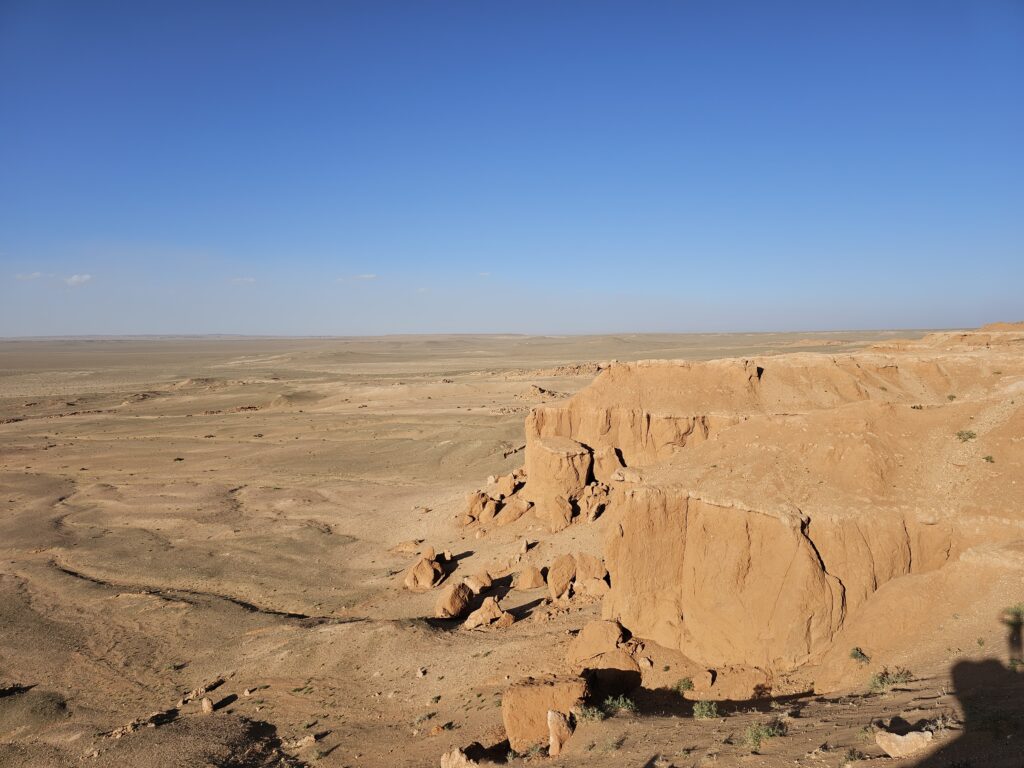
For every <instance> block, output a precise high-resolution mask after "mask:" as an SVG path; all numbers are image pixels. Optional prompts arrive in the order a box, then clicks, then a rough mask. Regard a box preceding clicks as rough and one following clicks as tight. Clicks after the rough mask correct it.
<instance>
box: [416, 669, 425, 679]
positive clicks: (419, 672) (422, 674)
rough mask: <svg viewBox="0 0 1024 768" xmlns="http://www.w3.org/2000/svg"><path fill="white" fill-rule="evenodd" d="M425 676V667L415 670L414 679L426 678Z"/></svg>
mask: <svg viewBox="0 0 1024 768" xmlns="http://www.w3.org/2000/svg"><path fill="white" fill-rule="evenodd" d="M426 676H427V668H426V667H420V668H419V669H417V670H416V677H426Z"/></svg>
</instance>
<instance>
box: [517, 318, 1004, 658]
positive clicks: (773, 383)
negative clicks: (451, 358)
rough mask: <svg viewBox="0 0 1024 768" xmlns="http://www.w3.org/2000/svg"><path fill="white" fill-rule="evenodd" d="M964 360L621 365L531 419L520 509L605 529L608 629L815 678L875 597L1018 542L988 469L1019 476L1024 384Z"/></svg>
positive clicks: (692, 653)
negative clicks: (595, 505) (1009, 469)
mask: <svg viewBox="0 0 1024 768" xmlns="http://www.w3.org/2000/svg"><path fill="white" fill-rule="evenodd" d="M962 343H963V342H962V341H961V340H958V339H953V338H946V337H945V336H941V335H940V336H937V337H936V338H935V339H932V340H930V341H929V340H926V341H925V342H922V343H920V344H917V345H916V346H913V348H912V349H911V348H910V347H909V345H901V346H899V347H897V348H894V349H879V350H877V351H870V352H862V353H856V354H850V355H837V356H831V355H820V354H793V355H785V356H780V357H776V358H765V359H763V360H718V361H711V362H708V363H690V362H679V361H676V362H640V363H629V364H613V365H611V366H610V367H609V368H607V369H606V370H604V371H603V372H602V373H601V374H600V375H599V376H598V378H597V379H596V380H595V381H594V383H593V384H591V385H590V386H589V387H587V388H586V389H584V390H582V391H581V392H579V393H578V394H576V395H575V396H574V397H572V398H570V399H569V400H567V401H564V402H561V403H559V404H557V405H549V406H539V407H537V408H535V409H534V410H533V411H532V412H531V414H530V416H529V418H528V419H527V423H526V433H527V446H526V464H527V466H526V469H527V472H526V484H525V487H524V488H523V489H522V490H521V491H520V493H521V494H522V495H523V496H524V497H525V498H530V499H531V500H534V501H535V504H536V505H537V510H536V513H537V517H538V518H540V519H541V520H542V521H546V522H548V525H549V530H551V531H553V532H557V531H559V530H561V529H562V528H564V527H566V526H567V525H568V524H569V523H570V522H575V521H576V520H580V519H583V518H586V519H588V520H591V521H596V522H598V523H599V524H601V525H603V526H604V529H605V533H606V542H605V563H604V566H605V567H607V571H608V579H609V582H610V588H609V589H608V591H607V592H608V593H607V595H606V596H605V597H604V604H603V615H604V617H605V618H606V619H615V620H618V621H619V622H621V624H622V625H623V626H624V627H625V628H626V629H628V630H629V631H630V633H632V634H633V635H635V636H637V637H639V638H644V639H649V640H653V641H654V642H656V643H658V644H660V645H663V646H665V647H668V648H672V649H675V650H678V651H681V652H682V653H684V654H685V655H686V656H688V657H689V658H691V659H693V660H695V661H698V662H700V663H701V664H704V665H707V666H709V667H710V666H723V667H724V666H736V667H747V668H758V669H760V670H763V671H764V672H765V673H767V674H769V675H771V674H775V673H779V672H787V671H791V670H794V669H797V668H799V667H801V666H804V665H807V664H810V663H816V662H819V661H821V660H822V659H823V658H824V656H825V655H826V654H827V653H828V652H829V650H830V649H831V647H832V646H833V644H834V643H836V642H837V640H838V636H839V635H840V634H841V633H843V632H846V631H851V632H853V631H855V629H856V626H857V625H856V623H855V621H856V618H857V617H858V616H860V615H865V616H866V615H868V614H867V613H864V611H865V608H866V606H868V605H869V604H870V603H871V601H872V600H874V599H876V595H877V594H878V592H879V590H880V589H881V588H882V587H884V586H887V585H889V584H892V583H894V582H898V583H899V584H900V585H903V586H900V587H898V589H902V590H912V589H913V587H911V586H906V585H908V584H911V583H913V580H910V579H904V578H903V577H906V576H918V575H923V574H927V573H929V572H933V571H936V570H938V569H943V568H944V567H946V565H947V563H950V562H951V561H955V560H957V559H958V558H959V557H960V556H961V554H962V553H965V552H967V551H968V550H970V549H971V548H972V547H977V546H978V545H983V546H985V547H991V546H1004V544H999V542H1000V541H1002V542H1007V541H1010V540H1012V539H1014V538H1017V537H1019V534H1017V533H1015V531H1016V530H1017V527H1016V526H1018V525H1019V523H1020V518H1021V514H1020V512H1019V510H1020V508H1021V504H1024V489H1022V488H1018V487H1016V486H1014V485H1012V484H1011V485H1007V484H1006V483H1002V484H1001V485H997V486H995V485H993V484H992V480H991V477H990V476H989V475H987V474H985V472H986V470H985V462H989V465H991V464H992V457H991V456H987V457H986V456H985V454H986V453H992V452H994V451H995V450H999V451H1002V452H1003V453H1004V455H1005V456H1006V459H1005V460H1004V461H1005V463H1006V466H1009V463H1010V462H1011V461H1013V462H1015V463H1014V466H1016V462H1018V461H1022V460H1024V455H1022V447H1021V445H1020V443H1019V440H1018V441H1016V442H1014V435H1015V434H1016V435H1018V436H1019V425H1020V423H1024V422H1022V419H1021V418H1020V417H1019V413H1020V410H1019V409H1018V410H1016V411H1015V410H1013V408H1016V406H1014V405H1013V402H1012V400H1013V395H1014V392H1016V390H1015V389H1013V390H1012V391H1011V389H1012V386H1016V385H1012V382H1011V381H1010V380H1009V379H1008V378H1006V373H1005V372H1006V371H1007V370H1010V369H1012V370H1015V371H1018V372H1024V367H1022V366H1021V363H1020V360H1019V359H1016V360H1014V359H1011V358H1012V355H1011V354H1010V353H1009V351H993V352H991V353H990V352H989V351H988V350H987V349H984V348H981V347H979V346H978V345H973V346H970V347H969V348H968V347H964V348H963V351H962V353H961V351H960V348H959V347H956V349H957V351H956V354H950V353H949V349H948V347H949V345H959V344H962ZM908 349H909V350H910V351H908ZM934 349H939V350H941V351H940V352H939V353H936V352H934V351H933V350H934ZM990 354H991V355H992V356H993V357H992V359H989V357H987V356H988V355H990ZM995 370H998V371H999V375H1000V376H1003V379H1002V380H1003V381H1004V382H1006V384H1005V385H1000V384H999V383H998V378H996V377H994V374H993V373H992V372H991V371H995ZM999 386H1003V387H1004V389H1003V390H1000V389H999ZM1006 387H1010V389H1007V388H1006ZM955 392H961V393H966V392H970V393H971V395H969V396H968V395H961V396H959V397H958V396H957V395H955V394H950V393H955ZM1011 406H1012V407H1011ZM1015 413H1016V414H1018V415H1017V416H1015V415H1014V414H1015ZM965 424H966V425H968V426H970V427H971V430H970V431H969V432H965V431H961V432H960V433H958V432H957V428H958V427H957V425H965ZM986 424H987V425H991V426H989V427H987V428H988V429H990V430H991V435H990V438H989V439H990V442H988V443H987V444H986V445H985V447H984V448H982V447H981V443H982V440H984V439H985V437H983V436H982V432H981V431H980V428H979V427H983V426H984V425H986ZM958 434H959V435H960V437H959V442H958V437H957V435H958ZM972 451H973V453H972ZM975 454H976V455H975ZM1011 456H1012V457H1013V458H1012V459H1011V458H1010V457H1011ZM983 457H984V458H985V461H982V458H983ZM996 460H997V461H998V459H996ZM951 474H955V475H956V479H955V480H951V479H950V477H951ZM604 484H607V485H604ZM590 499H600V500H601V503H602V504H606V505H607V506H606V508H605V509H604V511H603V512H601V513H598V512H596V511H595V512H591V510H590V505H591V501H590ZM567 507H572V509H573V511H572V513H570V514H568V515H567V514H566V510H567ZM985 551H986V552H987V553H988V554H986V555H985V557H986V561H987V562H991V563H999V562H1002V561H1001V560H1000V558H998V557H996V556H995V555H993V554H991V553H990V552H988V550H985ZM1005 562H1006V563H1012V562H1015V560H1014V559H1013V558H1010V557H1007V558H1005ZM577 565H578V567H579V566H580V563H578V564H577ZM590 565H591V564H590V563H586V566H585V568H583V569H581V570H589V567H590ZM1000 567H1002V566H1000ZM1007 567H1008V566H1007ZM595 570H596V569H595ZM556 575H557V574H556ZM576 576H577V581H578V584H577V589H578V590H579V589H580V585H582V584H583V583H587V584H588V590H587V591H588V592H590V593H591V594H599V593H601V592H603V591H605V590H604V588H603V587H602V586H601V585H600V584H598V583H597V582H591V580H592V579H594V578H599V577H597V576H591V575H590V574H589V572H588V573H585V574H584V575H581V574H580V573H577V574H576ZM548 582H549V585H550V584H551V575H550V574H549V577H548ZM559 586H560V584H558V583H556V585H555V587H556V589H555V590H554V592H553V594H554V593H557V592H558V587H559ZM589 587H593V589H590V588H589ZM886 594H887V598H886V599H887V600H889V601H890V602H893V601H894V598H893V597H892V594H893V592H892V590H891V589H889V590H887V593H886ZM906 594H907V595H908V597H906V598H904V599H905V600H910V599H911V598H910V597H909V595H910V594H911V591H907V592H906ZM896 602H898V601H896ZM851 627H852V629H851ZM837 647H838V646H837ZM846 647H847V648H848V646H846ZM841 655H842V654H840V656H841Z"/></svg>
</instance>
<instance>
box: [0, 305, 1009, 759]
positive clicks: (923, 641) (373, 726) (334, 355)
mask: <svg viewBox="0 0 1024 768" xmlns="http://www.w3.org/2000/svg"><path fill="white" fill-rule="evenodd" d="M612 361H617V362H614V363H613V362H612ZM633 361H675V362H642V363H639V364H634V362H633ZM679 361H685V362H679ZM704 361H713V362H704ZM1022 406H1024V329H1022V328H1021V327H1020V326H1013V325H1004V326H993V327H992V328H989V329H987V330H986V329H982V330H980V331H976V332H966V333H950V332H946V333H934V334H930V335H926V334H925V332H912V331H899V332H879V333H828V334H806V333H804V334H742V335H740V334H709V335H622V336H593V337H556V336H552V337H540V336H537V337H530V336H409V337H381V338H316V339H281V338H125V339H121V338H118V339H104V338H96V339H40V340H34V339H22V340H13V339H12V340H2V341H0V764H2V765H4V766H64V765H75V766H80V765H87V766H88V765H96V766H145V767H146V768H157V767H162V766H186V765H187V766H200V765H204V766H205V765H211V766H212V765H216V766H276V765H281V766H292V765H324V766H352V767H353V768H356V767H357V766H358V767H363V766H366V767H367V768H375V767H377V766H381V767H383V766H388V767H391V766H436V765H439V764H441V761H442V756H445V757H444V761H445V764H446V765H453V766H454V765H466V764H469V762H468V761H470V760H474V761H479V762H480V763H481V764H483V763H488V762H494V763H499V764H500V763H510V764H513V765H515V764H525V763H536V764H552V765H564V766H638V767H639V766H648V767H653V766H662V767H664V766H707V765H720V766H721V765H751V766H762V765H763V766H793V765H800V766H841V765H847V764H851V763H857V762H859V761H860V760H870V761H871V764H882V765H886V766H888V765H893V766H896V765H907V766H909V765H929V766H946V765H948V766H954V765H956V766H961V767H962V766H968V765H973V766H986V767H988V766H995V765H1017V766H1019V765H1022V764H1024V757H1022V755H1024V736H1022V734H1021V717H1022V714H1021V712H1022V710H1021V707H1020V703H1021V700H1022V699H1021V698H1020V690H1021V689H1020V685H1019V684H1018V682H1017V681H1018V679H1019V677H1018V676H1017V674H1016V668H1017V665H1016V663H1015V661H1014V659H1015V658H1017V657H1019V652H1020V648H1019V645H1020V623H1019V621H1018V622H1017V623H1016V625H1015V623H1014V622H1015V621H1016V619H1015V616H1017V614H1015V613H1014V612H1013V606H1017V605H1019V604H1020V603H1021V602H1022V601H1024V577H1022V574H1024V568H1022V563H1024V543H1022V540H1024V532H1022V528H1021V520H1022V518H1024V464H1022V454H1024V446H1022V440H1024V408H1022ZM467 614H469V615H468V616H467ZM1015 632H1016V635H1014V633H1015ZM549 712H551V713H553V722H552V721H551V717H552V715H549ZM702 715H703V716H702ZM559 716H560V717H561V720H560V719H559ZM559 729H562V730H559ZM908 732H910V733H912V735H913V734H918V735H917V736H913V738H917V739H918V740H919V741H921V742H922V743H921V744H920V745H911V746H914V747H915V748H917V747H920V749H918V750H917V751H916V752H915V753H914V754H913V756H911V757H906V758H889V757H888V756H887V754H886V751H885V749H884V748H883V742H884V741H885V739H886V738H887V736H886V734H895V735H896V736H900V737H901V736H903V734H906V733H908ZM552 734H554V735H552ZM570 734H571V735H570ZM879 734H882V736H881V737H879ZM924 734H927V735H924ZM556 742H557V744H556ZM890 749H893V747H892V746H891V745H890ZM895 749H897V751H898V749H899V747H896V748H895ZM908 749H909V747H908ZM458 750H461V751H458ZM556 752H557V753H558V754H557V755H555V756H550V754H549V753H556Z"/></svg>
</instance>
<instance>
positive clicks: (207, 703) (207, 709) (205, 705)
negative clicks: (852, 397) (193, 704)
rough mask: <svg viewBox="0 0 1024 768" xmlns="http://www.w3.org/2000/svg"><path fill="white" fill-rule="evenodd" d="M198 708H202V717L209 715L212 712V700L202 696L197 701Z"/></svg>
mask: <svg viewBox="0 0 1024 768" xmlns="http://www.w3.org/2000/svg"><path fill="white" fill-rule="evenodd" d="M199 706H200V707H202V709H203V714H204V715H209V714H211V713H212V712H213V699H211V698H210V697H209V696H203V698H201V699H200V700H199Z"/></svg>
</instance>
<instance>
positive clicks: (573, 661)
mask: <svg viewBox="0 0 1024 768" xmlns="http://www.w3.org/2000/svg"><path fill="white" fill-rule="evenodd" d="M624 639H625V638H624V636H623V632H622V627H620V626H619V623H618V622H616V621H592V622H590V623H589V624H587V625H586V626H585V627H583V629H581V630H580V633H579V634H578V635H576V637H574V638H573V639H572V641H571V642H570V643H569V648H568V651H567V652H566V655H565V660H566V662H567V663H568V664H569V667H570V668H572V670H573V671H574V672H582V671H583V670H584V669H585V668H586V667H587V665H588V664H589V663H590V662H591V661H593V660H594V659H596V658H597V657H598V656H601V655H602V654H604V653H608V652H609V651H614V650H615V649H616V648H618V647H619V644H620V643H621V642H622V641H623V640H624Z"/></svg>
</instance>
